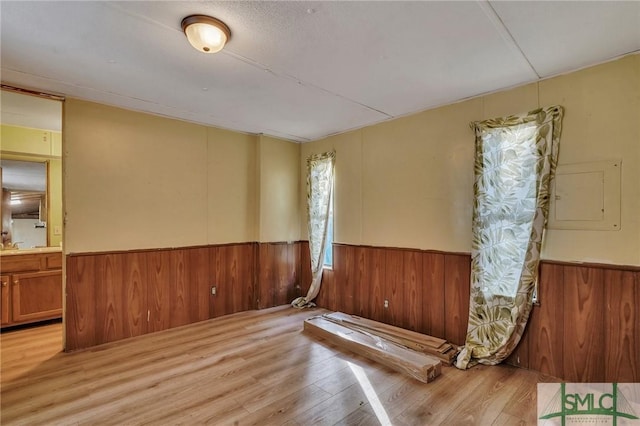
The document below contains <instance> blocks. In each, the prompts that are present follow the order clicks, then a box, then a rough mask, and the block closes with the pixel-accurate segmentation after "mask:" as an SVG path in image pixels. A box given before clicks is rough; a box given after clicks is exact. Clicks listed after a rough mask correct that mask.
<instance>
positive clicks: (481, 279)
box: [456, 106, 563, 369]
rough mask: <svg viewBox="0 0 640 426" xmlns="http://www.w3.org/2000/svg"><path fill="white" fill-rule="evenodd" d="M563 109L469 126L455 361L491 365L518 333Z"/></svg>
mask: <svg viewBox="0 0 640 426" xmlns="http://www.w3.org/2000/svg"><path fill="white" fill-rule="evenodd" d="M562 115H563V110H562V107H560V106H553V107H549V108H544V109H537V110H535V111H531V112H529V113H528V114H525V115H515V116H509V117H504V118H497V119H492V120H486V121H482V122H474V123H471V125H472V127H473V128H474V130H475V135H476V156H475V182H474V194H475V203H474V208H473V241H472V249H471V297H470V304H469V325H468V328H467V336H466V341H465V346H464V348H463V349H462V351H461V352H460V354H459V355H458V358H457V361H456V366H457V367H458V368H461V369H465V368H467V367H469V366H472V365H474V364H476V363H482V364H488V365H493V364H498V363H500V362H501V361H503V360H504V359H505V358H507V357H508V356H509V355H510V354H511V352H513V350H514V349H515V347H516V346H517V345H518V342H519V341H520V338H521V336H522V333H523V332H524V328H525V325H526V324H527V319H528V318H529V313H530V311H531V306H532V295H533V291H534V286H535V282H536V280H537V276H538V264H539V261H540V246H541V243H542V232H543V229H544V227H545V225H546V222H547V215H548V211H549V184H550V180H551V178H552V177H553V174H554V173H555V167H556V162H557V159H558V144H559V142H560V131H561V122H562Z"/></svg>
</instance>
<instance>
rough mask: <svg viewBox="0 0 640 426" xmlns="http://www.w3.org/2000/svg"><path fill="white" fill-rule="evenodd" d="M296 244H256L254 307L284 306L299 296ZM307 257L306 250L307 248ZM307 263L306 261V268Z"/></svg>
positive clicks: (299, 270) (298, 268) (298, 262)
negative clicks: (256, 280)
mask: <svg viewBox="0 0 640 426" xmlns="http://www.w3.org/2000/svg"><path fill="white" fill-rule="evenodd" d="M300 247H301V244H300V243H260V244H259V245H258V258H257V262H256V267H257V270H258V272H257V279H258V282H257V287H256V307H257V308H258V309H264V308H271V307H274V306H280V305H286V304H287V303H291V302H292V301H293V299H295V298H296V297H298V296H300V294H301V286H300V273H301V261H300V255H301V252H300ZM307 258H309V255H308V249H307ZM310 270H311V266H310V264H309V271H310Z"/></svg>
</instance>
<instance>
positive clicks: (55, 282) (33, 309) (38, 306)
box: [11, 270, 62, 322]
mask: <svg viewBox="0 0 640 426" xmlns="http://www.w3.org/2000/svg"><path fill="white" fill-rule="evenodd" d="M12 277H13V286H12V289H11V292H12V296H13V321H14V322H26V321H36V320H44V319H52V318H60V317H61V316H62V271H60V270H58V271H44V272H32V273H26V274H14V275H12Z"/></svg>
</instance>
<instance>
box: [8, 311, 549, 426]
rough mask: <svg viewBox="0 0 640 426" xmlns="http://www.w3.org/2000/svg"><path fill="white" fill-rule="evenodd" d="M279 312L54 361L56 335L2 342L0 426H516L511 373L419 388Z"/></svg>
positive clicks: (496, 371)
mask: <svg viewBox="0 0 640 426" xmlns="http://www.w3.org/2000/svg"><path fill="white" fill-rule="evenodd" d="M324 312H326V311H324V310H320V309H315V310H303V311H299V310H295V309H293V308H289V307H278V308H273V309H267V310H262V311H249V312H243V313H239V314H234V315H230V316H227V317H222V318H217V319H213V320H209V321H205V322H201V323H197V324H192V325H188V326H185V327H180V328H176V329H171V330H167V331H163V332H160V333H155V334H150V335H145V336H141V337H137V338H132V339H128V340H125V341H120V342H114V343H109V344H106V345H102V346H99V347H96V348H92V349H89V350H85V351H80V352H75V353H62V352H61V351H60V348H61V345H62V344H61V332H62V325H61V324H53V325H46V326H43V327H37V328H32V329H27V330H20V331H10V332H3V333H2V340H1V344H2V370H1V374H2V377H1V384H2V389H1V398H2V401H1V408H2V413H1V419H0V420H1V424H2V425H12V424H24V425H36V424H43V425H45V424H46V425H51V424H65V425H66V424H100V425H104V424H114V425H116V424H117V425H137V424H153V425H172V424H187V425H191V424H203V423H206V424H215V425H218V424H220V425H227V424H229V425H253V424H256V425H264V424H275V425H285V424H286V425H298V424H299V425H311V424H325V425H332V424H363V425H376V424H381V423H382V424H394V425H395V424H398V425H430V424H433V425H437V424H444V425H458V424H476V425H491V424H495V425H512V424H535V423H536V384H537V382H539V381H541V382H542V381H545V382H546V381H555V380H554V379H552V378H549V377H545V376H542V375H539V374H538V373H535V372H531V371H527V370H522V369H517V368H514V367H509V366H498V367H485V366H478V367H475V368H472V369H470V370H467V371H460V370H457V369H456V368H453V367H444V368H443V369H442V375H441V376H440V377H438V378H437V379H436V380H435V381H434V382H432V383H429V384H423V383H420V382H418V381H417V380H414V379H412V378H410V377H405V376H403V375H401V374H400V373H396V372H394V371H392V370H390V369H388V368H386V367H383V366H380V365H378V364H375V363H373V362H370V361H368V360H366V359H364V358H361V357H358V356H354V355H353V354H351V353H349V352H343V351H341V350H339V349H337V348H336V347H335V346H333V345H331V344H328V343H326V342H323V341H321V340H318V339H316V338H314V337H312V336H309V335H307V334H304V333H303V332H302V325H303V320H304V319H305V318H308V317H310V316H314V315H318V314H321V313H324Z"/></svg>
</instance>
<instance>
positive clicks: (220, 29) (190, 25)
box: [182, 15, 231, 53]
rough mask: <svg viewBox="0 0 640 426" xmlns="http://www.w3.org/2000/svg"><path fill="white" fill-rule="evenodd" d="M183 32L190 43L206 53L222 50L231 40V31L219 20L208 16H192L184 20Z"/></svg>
mask: <svg viewBox="0 0 640 426" xmlns="http://www.w3.org/2000/svg"><path fill="white" fill-rule="evenodd" d="M182 31H184V33H185V35H186V36H187V40H189V43H191V45H192V46H193V47H194V48H196V49H197V50H199V51H200V52H204V53H216V52H219V51H221V50H222V48H223V47H224V45H225V43H226V42H227V41H228V40H229V39H230V38H231V30H230V29H229V27H227V25H226V24H225V23H224V22H222V21H221V20H219V19H216V18H212V17H211V16H206V15H191V16H187V17H186V18H184V19H183V20H182Z"/></svg>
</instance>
